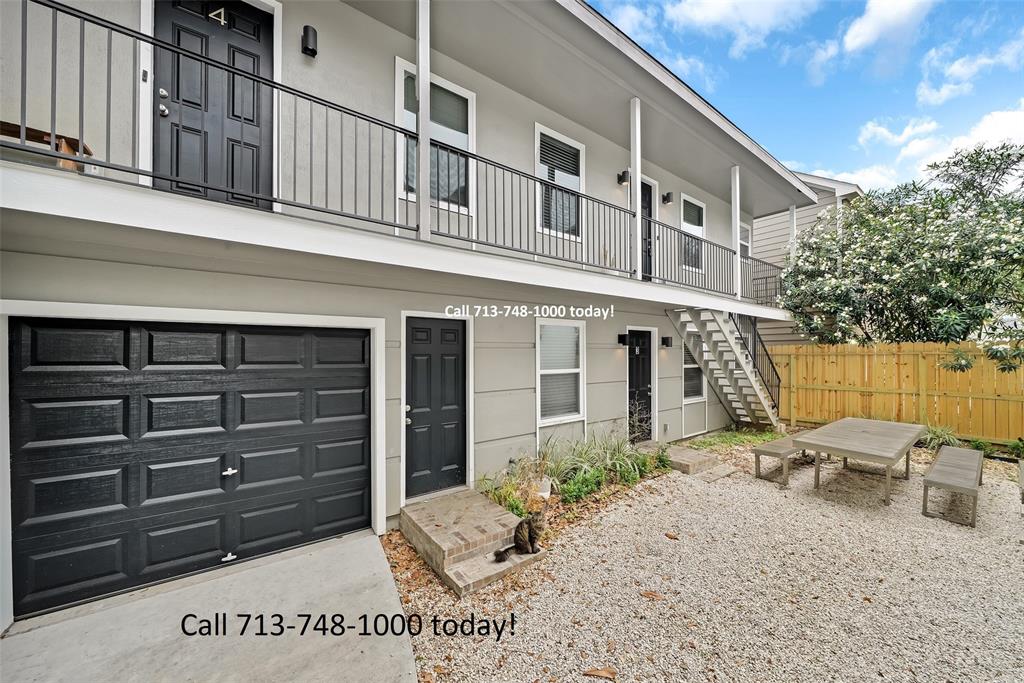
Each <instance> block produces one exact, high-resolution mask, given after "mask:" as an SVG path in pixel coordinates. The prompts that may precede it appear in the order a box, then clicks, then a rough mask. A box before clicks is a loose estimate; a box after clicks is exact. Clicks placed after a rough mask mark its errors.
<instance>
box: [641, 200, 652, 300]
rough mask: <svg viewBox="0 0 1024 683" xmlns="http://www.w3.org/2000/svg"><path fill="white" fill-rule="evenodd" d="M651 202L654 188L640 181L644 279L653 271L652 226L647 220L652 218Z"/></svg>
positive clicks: (648, 278) (649, 276)
mask: <svg viewBox="0 0 1024 683" xmlns="http://www.w3.org/2000/svg"><path fill="white" fill-rule="evenodd" d="M653 202H654V188H653V187H651V186H650V185H648V184H647V183H640V215H641V216H643V218H644V220H643V221H641V225H642V232H641V240H642V244H641V250H642V253H643V255H644V266H643V267H644V270H643V278H644V279H645V280H650V279H651V274H652V273H653V272H654V240H653V239H652V235H651V232H652V229H651V228H652V226H651V221H650V220H649V219H651V218H654V213H653V212H654V204H653Z"/></svg>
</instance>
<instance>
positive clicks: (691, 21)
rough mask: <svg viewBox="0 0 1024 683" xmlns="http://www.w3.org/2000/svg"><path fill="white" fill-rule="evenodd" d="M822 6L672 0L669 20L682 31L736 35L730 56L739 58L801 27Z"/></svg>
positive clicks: (789, 0) (807, 1)
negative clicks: (779, 34) (771, 38)
mask: <svg viewBox="0 0 1024 683" xmlns="http://www.w3.org/2000/svg"><path fill="white" fill-rule="evenodd" d="M818 4H819V0H670V1H669V2H668V4H666V5H665V18H666V19H667V20H668V21H669V22H670V23H671V24H672V25H673V26H674V27H675V28H676V29H678V30H680V31H685V30H690V29H696V30H700V31H704V32H706V33H718V32H721V33H727V34H730V35H732V37H733V43H732V46H731V47H730V49H729V55H730V56H731V57H733V58H739V57H742V56H743V55H744V54H745V53H746V52H747V51H748V50H752V49H756V48H759V47H763V46H764V41H765V38H766V37H767V36H768V35H769V34H770V33H773V32H775V31H784V30H788V29H791V28H794V27H795V26H797V25H798V24H800V22H802V21H803V20H804V18H805V17H807V16H808V15H810V14H811V13H812V12H814V11H815V10H816V9H817V8H818Z"/></svg>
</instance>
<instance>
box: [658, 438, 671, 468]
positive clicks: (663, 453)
mask: <svg viewBox="0 0 1024 683" xmlns="http://www.w3.org/2000/svg"><path fill="white" fill-rule="evenodd" d="M654 466H655V467H657V468H658V469H659V470H667V469H668V468H670V467H672V461H671V460H669V459H668V446H666V445H665V444H661V445H659V446H658V452H657V453H655V454H654Z"/></svg>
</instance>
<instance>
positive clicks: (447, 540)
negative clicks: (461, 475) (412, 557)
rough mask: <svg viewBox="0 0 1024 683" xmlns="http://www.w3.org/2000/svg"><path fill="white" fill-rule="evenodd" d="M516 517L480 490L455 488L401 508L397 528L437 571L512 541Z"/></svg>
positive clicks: (509, 543)
mask: <svg viewBox="0 0 1024 683" xmlns="http://www.w3.org/2000/svg"><path fill="white" fill-rule="evenodd" d="M517 524H519V517H517V516H516V515H514V514H512V513H511V512H509V511H508V510H506V509H504V508H502V507H501V506H500V505H497V504H495V503H494V502H493V501H491V500H490V499H489V498H487V497H486V496H484V495H483V494H481V493H477V492H476V491H471V490H462V491H455V492H453V493H449V494H445V495H442V496H439V497H436V498H431V499H429V500H424V501H420V502H416V503H412V504H410V505H406V506H405V507H404V508H402V511H401V514H400V515H399V522H398V525H399V528H400V529H401V530H402V534H403V535H404V536H405V537H406V539H407V540H408V541H409V542H410V543H411V544H412V545H413V547H414V548H416V552H418V553H419V554H420V556H421V557H422V558H423V559H424V560H426V562H427V564H429V565H430V566H431V568H433V570H434V571H436V572H437V573H438V574H443V572H444V570H445V569H446V568H447V567H450V566H452V565H454V564H456V563H459V562H462V561H465V560H468V559H470V558H472V557H475V556H477V555H481V554H488V555H489V554H490V553H492V552H493V551H494V550H496V549H498V548H502V547H505V546H508V545H511V544H512V535H513V533H514V532H515V528H516V525H517Z"/></svg>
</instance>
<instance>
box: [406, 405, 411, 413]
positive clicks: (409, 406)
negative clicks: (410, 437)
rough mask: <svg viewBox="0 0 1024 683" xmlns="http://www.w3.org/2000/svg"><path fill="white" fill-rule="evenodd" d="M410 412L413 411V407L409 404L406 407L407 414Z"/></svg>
mask: <svg viewBox="0 0 1024 683" xmlns="http://www.w3.org/2000/svg"><path fill="white" fill-rule="evenodd" d="M410 410H412V406H411V405H409V404H406V406H405V412H407V413H408V412H409V411H410Z"/></svg>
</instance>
